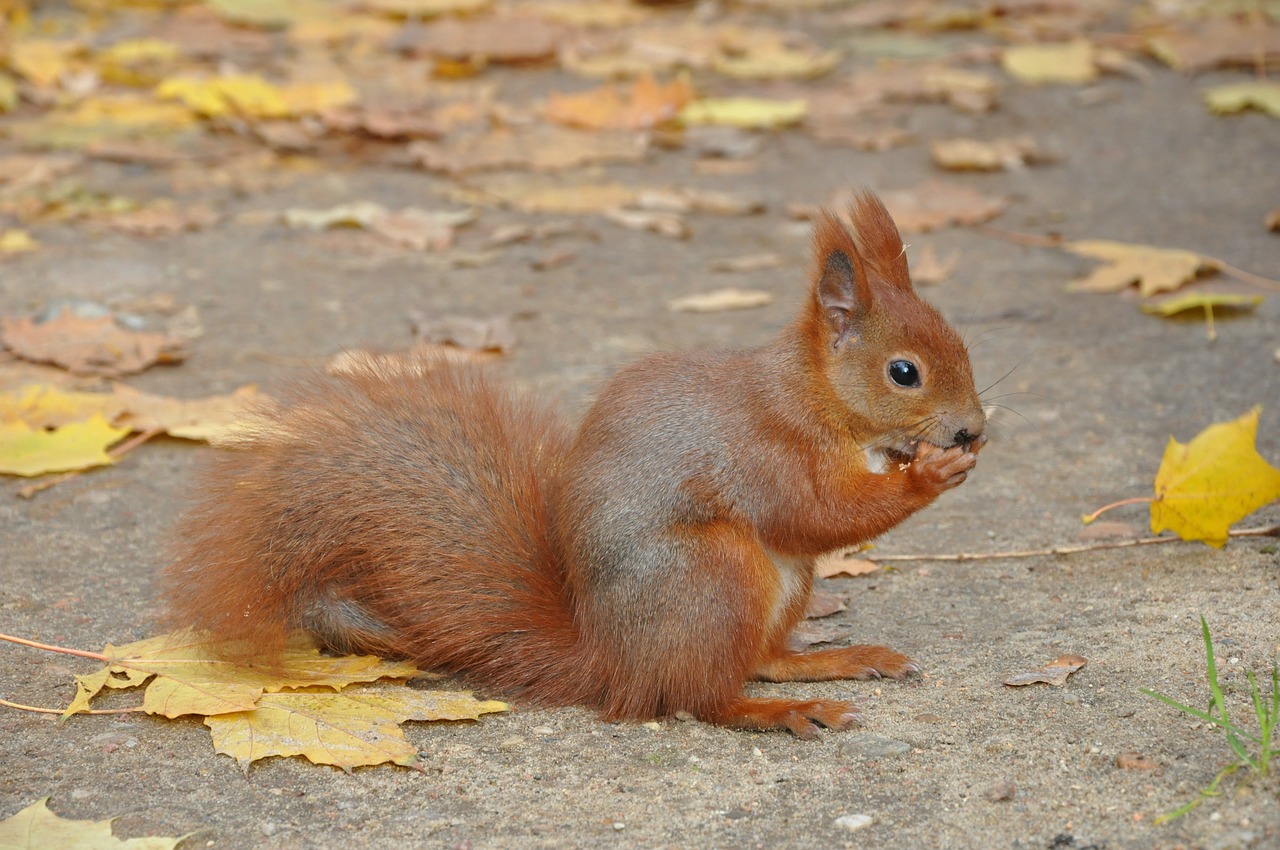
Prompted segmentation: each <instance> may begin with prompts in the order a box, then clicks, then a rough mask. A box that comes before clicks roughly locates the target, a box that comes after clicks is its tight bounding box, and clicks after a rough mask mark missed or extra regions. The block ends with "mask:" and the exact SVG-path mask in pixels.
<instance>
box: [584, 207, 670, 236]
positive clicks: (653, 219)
mask: <svg viewBox="0 0 1280 850" xmlns="http://www.w3.org/2000/svg"><path fill="white" fill-rule="evenodd" d="M604 217H605V218H607V219H609V221H612V222H613V223H614V224H620V225H622V226H623V227H625V228H627V229H628V230H647V231H649V232H650V233H657V234H659V235H661V236H666V237H668V238H670V239H688V238H689V225H687V224H685V221H684V219H683V218H681V217H680V214H679V213H673V212H662V211H658V210H624V209H613V210H605V211H604Z"/></svg>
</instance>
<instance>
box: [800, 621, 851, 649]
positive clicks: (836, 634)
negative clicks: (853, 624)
mask: <svg viewBox="0 0 1280 850" xmlns="http://www.w3.org/2000/svg"><path fill="white" fill-rule="evenodd" d="M848 632H849V627H848V626H847V625H845V624H844V623H815V622H814V621H812V620H801V621H800V622H799V623H797V624H796V627H795V628H794V629H792V630H791V634H790V635H789V636H788V637H789V638H790V640H789V643H790V645H791V647H792V648H793V649H804V648H805V647H806V646H814V645H815V644H820V643H835V642H836V641H838V640H842V639H843V638H844V637H845V635H847V634H848Z"/></svg>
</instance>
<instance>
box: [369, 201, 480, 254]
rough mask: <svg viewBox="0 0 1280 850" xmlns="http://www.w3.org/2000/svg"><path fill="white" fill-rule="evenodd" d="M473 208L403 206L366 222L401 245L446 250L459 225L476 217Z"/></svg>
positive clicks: (383, 236)
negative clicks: (430, 208) (439, 208)
mask: <svg viewBox="0 0 1280 850" xmlns="http://www.w3.org/2000/svg"><path fill="white" fill-rule="evenodd" d="M476 216H477V213H476V212H475V211H474V210H458V211H450V210H422V209H418V208H417V207H406V208H405V209H402V210H397V211H392V212H385V213H383V214H380V215H375V216H374V217H373V219H372V221H370V222H369V224H368V225H367V226H366V227H367V229H368V230H369V232H370V233H375V234H377V235H378V236H381V237H382V238H383V239H385V240H387V241H388V242H391V243H393V244H395V245H399V246H401V247H402V248H411V249H413V250H415V251H443V250H445V249H446V248H449V247H450V246H452V245H453V237H454V234H455V233H456V232H457V230H458V228H460V227H463V226H465V225H467V224H470V223H471V222H473V221H475V220H476Z"/></svg>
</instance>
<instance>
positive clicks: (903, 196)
mask: <svg viewBox="0 0 1280 850" xmlns="http://www.w3.org/2000/svg"><path fill="white" fill-rule="evenodd" d="M881 197H882V199H883V200H884V205H885V207H887V208H888V210H889V214H890V215H892V216H893V220H894V221H895V222H896V223H897V225H898V230H900V231H901V232H902V233H927V232H929V231H931V230H940V229H942V228H944V227H951V226H953V225H971V224H981V223H983V222H984V221H990V220H991V219H993V218H995V217H996V216H998V215H1000V213H1002V212H1004V208H1005V207H1006V206H1008V201H1006V200H1005V199H1004V198H999V197H992V196H990V195H984V194H982V193H981V192H978V191H976V190H974V189H970V188H968V187H966V186H957V185H954V184H951V183H941V182H938V181H933V180H930V181H926V182H925V183H922V184H921V185H919V186H917V187H916V188H915V189H899V190H895V191H889V192H883V193H881ZM848 207H849V205H848V203H843V204H840V205H839V206H837V207H836V209H848Z"/></svg>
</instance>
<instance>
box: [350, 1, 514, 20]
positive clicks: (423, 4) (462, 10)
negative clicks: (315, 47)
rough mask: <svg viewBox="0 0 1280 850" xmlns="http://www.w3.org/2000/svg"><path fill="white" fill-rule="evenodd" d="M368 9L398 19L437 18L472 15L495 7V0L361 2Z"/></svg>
mask: <svg viewBox="0 0 1280 850" xmlns="http://www.w3.org/2000/svg"><path fill="white" fill-rule="evenodd" d="M360 5H361V6H363V7H364V8H366V9H369V10H371V11H374V12H382V13H384V14H388V15H394V16H396V17H398V18H414V19H419V18H437V17H440V16H442V15H472V14H475V13H477V12H483V11H485V10H486V9H488V8H489V7H490V6H492V5H493V0H361V3H360Z"/></svg>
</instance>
